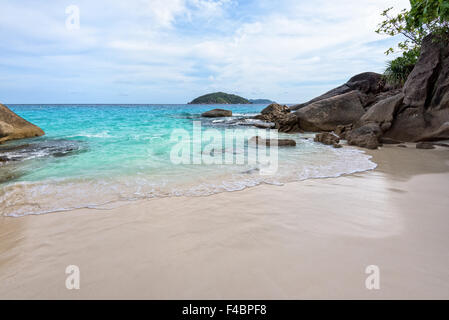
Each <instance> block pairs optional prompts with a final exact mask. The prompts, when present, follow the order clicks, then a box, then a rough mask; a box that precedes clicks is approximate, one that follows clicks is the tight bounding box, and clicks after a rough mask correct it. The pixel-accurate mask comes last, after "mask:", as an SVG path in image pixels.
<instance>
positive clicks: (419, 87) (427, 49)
mask: <svg viewBox="0 0 449 320" xmlns="http://www.w3.org/2000/svg"><path fill="white" fill-rule="evenodd" d="M433 40H434V38H433V36H427V37H425V38H424V40H423V43H422V46H421V55H420V57H419V59H418V62H417V63H416V65H415V68H414V69H413V71H412V72H411V73H410V75H409V76H408V78H407V81H406V82H405V84H404V95H405V97H404V103H405V104H406V105H407V106H410V107H412V108H423V107H424V105H425V103H426V101H427V99H428V95H429V94H431V92H432V91H431V89H432V87H433V83H432V82H434V81H435V80H436V77H435V75H436V74H437V72H438V70H437V69H438V67H439V64H440V52H441V48H440V46H439V45H436V43H434V41H433Z"/></svg>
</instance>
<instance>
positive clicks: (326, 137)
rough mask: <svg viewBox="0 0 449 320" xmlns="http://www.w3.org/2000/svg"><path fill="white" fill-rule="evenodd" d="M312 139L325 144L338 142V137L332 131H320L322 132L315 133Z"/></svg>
mask: <svg viewBox="0 0 449 320" xmlns="http://www.w3.org/2000/svg"><path fill="white" fill-rule="evenodd" d="M313 141H315V142H320V143H323V144H327V145H335V144H338V143H339V142H340V138H339V137H338V136H337V135H335V134H333V133H329V132H322V133H317V134H316V135H315V139H314V140H313Z"/></svg>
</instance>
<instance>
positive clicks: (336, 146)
mask: <svg viewBox="0 0 449 320" xmlns="http://www.w3.org/2000/svg"><path fill="white" fill-rule="evenodd" d="M332 146H333V147H334V148H335V149H339V148H343V146H342V145H341V144H339V143H334V144H333V145H332Z"/></svg>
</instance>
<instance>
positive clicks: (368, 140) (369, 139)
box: [346, 123, 382, 149]
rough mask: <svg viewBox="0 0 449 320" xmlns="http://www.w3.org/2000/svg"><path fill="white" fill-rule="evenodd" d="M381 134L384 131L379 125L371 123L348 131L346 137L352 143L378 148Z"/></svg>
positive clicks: (368, 147) (363, 146)
mask: <svg viewBox="0 0 449 320" xmlns="http://www.w3.org/2000/svg"><path fill="white" fill-rule="evenodd" d="M381 134H382V131H381V129H380V127H379V125H378V124H376V123H370V124H366V125H364V126H362V127H359V128H357V129H354V130H352V131H351V132H349V133H347V134H346V139H347V140H348V143H349V144H350V145H355V146H358V147H362V148H367V149H377V148H378V147H379V137H380V135H381Z"/></svg>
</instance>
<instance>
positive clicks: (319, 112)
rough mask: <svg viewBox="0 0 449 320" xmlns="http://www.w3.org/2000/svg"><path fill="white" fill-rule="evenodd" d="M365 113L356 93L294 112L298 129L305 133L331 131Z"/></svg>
mask: <svg viewBox="0 0 449 320" xmlns="http://www.w3.org/2000/svg"><path fill="white" fill-rule="evenodd" d="M364 113H365V109H364V108H363V105H362V102H361V99H360V94H359V93H358V91H355V90H352V91H350V92H347V93H344V94H341V95H338V96H334V97H331V98H327V99H323V100H319V101H316V102H313V103H311V104H309V105H307V106H306V107H303V108H301V109H299V110H298V111H296V112H295V115H296V117H297V118H298V121H299V127H300V128H301V129H303V130H305V131H333V130H335V129H336V128H337V126H338V125H348V124H351V123H354V122H356V121H358V120H359V119H360V117H361V116H362V115H363V114H364Z"/></svg>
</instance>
